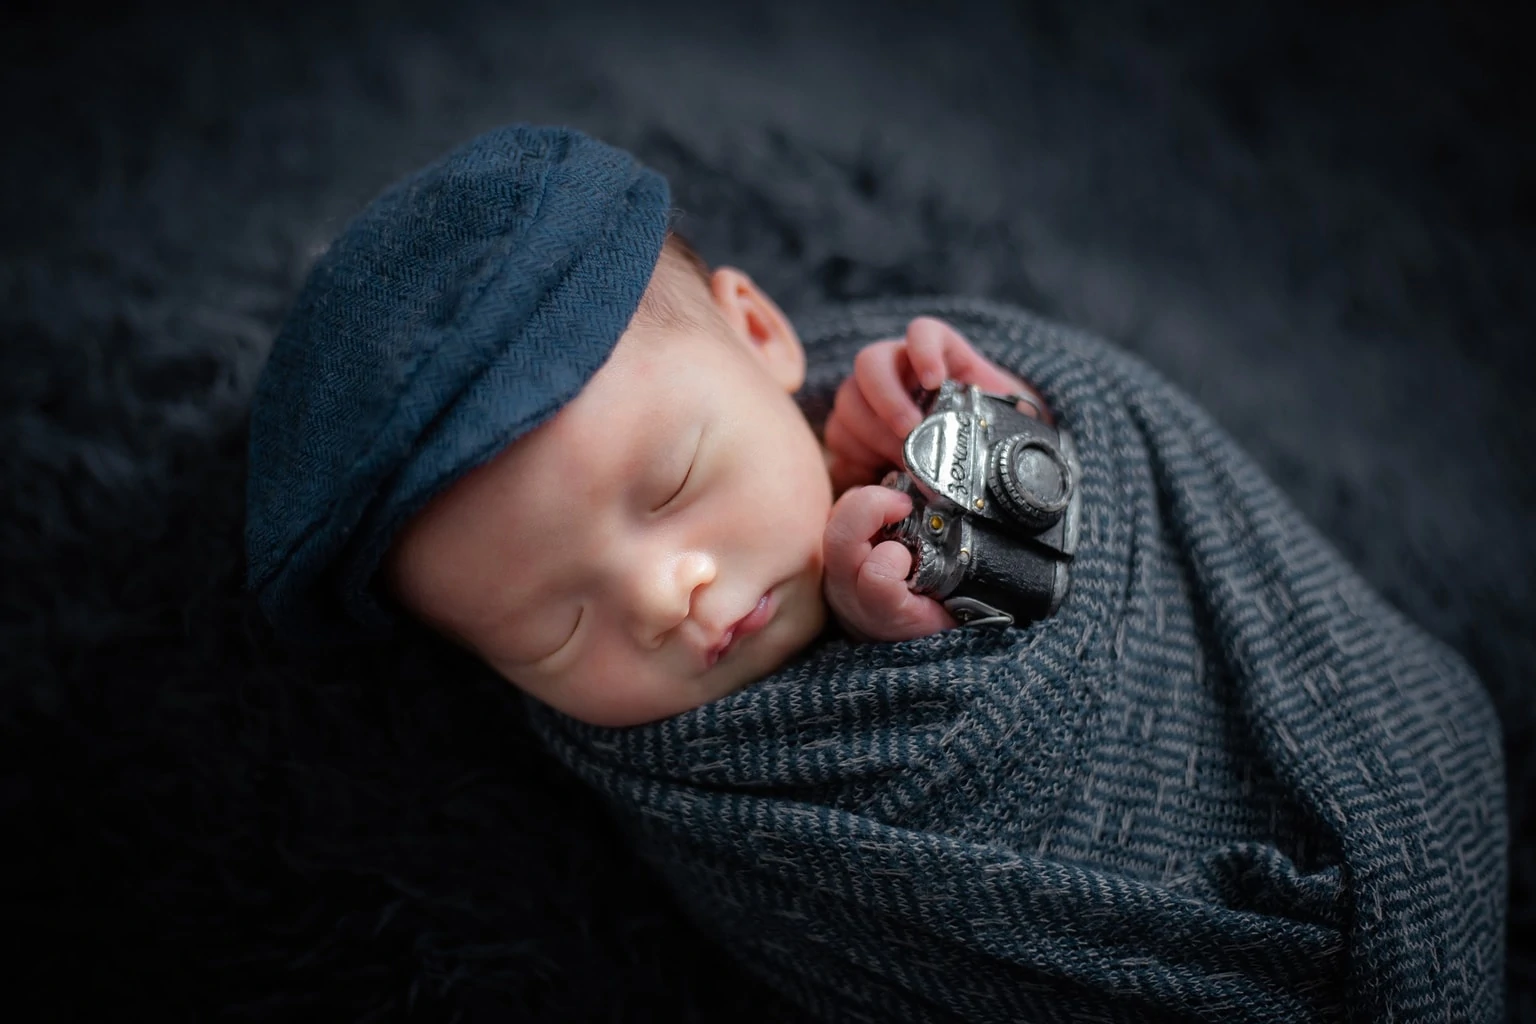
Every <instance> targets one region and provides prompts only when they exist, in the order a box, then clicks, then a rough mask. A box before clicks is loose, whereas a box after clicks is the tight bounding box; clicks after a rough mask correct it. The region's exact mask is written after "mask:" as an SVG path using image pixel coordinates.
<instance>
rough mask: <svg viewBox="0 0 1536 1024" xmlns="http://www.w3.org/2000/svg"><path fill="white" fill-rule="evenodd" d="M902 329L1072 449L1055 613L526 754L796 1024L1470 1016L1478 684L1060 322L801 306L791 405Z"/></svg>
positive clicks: (557, 724) (1497, 768)
mask: <svg viewBox="0 0 1536 1024" xmlns="http://www.w3.org/2000/svg"><path fill="white" fill-rule="evenodd" d="M919 313H933V314H936V315H939V316H942V317H945V318H946V319H948V320H950V322H952V323H954V324H955V325H956V326H957V327H958V328H959V329H960V330H961V331H962V332H963V333H965V334H966V335H967V336H968V337H970V339H971V340H972V341H973V342H974V343H976V344H977V345H978V346H979V347H981V348H982V349H983V350H985V351H987V352H988V353H989V354H991V355H992V356H993V357H995V358H996V359H998V360H999V361H1000V362H1002V363H1003V364H1005V365H1008V366H1010V367H1012V368H1014V369H1016V370H1018V371H1019V372H1021V373H1022V374H1023V375H1024V376H1025V377H1026V378H1027V379H1029V380H1030V381H1031V382H1033V383H1034V384H1035V385H1036V386H1037V387H1038V388H1039V389H1040V390H1041V391H1042V392H1043V393H1044V394H1045V396H1046V397H1047V399H1048V400H1049V402H1050V403H1051V404H1052V406H1053V408H1054V409H1055V410H1057V413H1058V416H1059V418H1060V420H1061V421H1062V422H1064V423H1065V424H1066V425H1067V426H1069V427H1070V428H1071V429H1072V430H1073V431H1074V432H1075V434H1076V437H1077V439H1078V442H1079V448H1080V453H1081V458H1082V464H1083V479H1082V483H1081V486H1082V488H1083V497H1084V517H1085V518H1084V529H1083V535H1082V539H1081V543H1080V547H1079V552H1078V555H1077V559H1076V563H1075V566H1074V571H1073V582H1072V588H1071V591H1070V593H1069V595H1068V597H1067V599H1066V601H1065V602H1064V604H1063V606H1062V608H1061V610H1060V612H1059V613H1058V614H1057V615H1056V616H1055V617H1054V618H1051V619H1049V620H1046V621H1044V622H1041V623H1037V624H1035V625H1032V626H1030V627H1028V628H1024V629H1010V630H1006V631H987V630H975V629H962V630H954V631H951V632H948V633H944V634H941V635H938V636H934V637H929V638H926V639H922V640H917V641H912V642H907V643H899V644H873V645H854V644H850V643H847V642H845V641H843V640H840V639H836V638H832V639H828V640H826V641H824V642H822V643H819V644H817V645H816V646H815V647H814V648H813V649H812V650H810V651H809V652H807V654H806V655H805V656H804V657H803V658H802V659H800V660H799V661H797V662H796V663H794V664H791V665H789V666H787V667H785V668H784V669H782V670H781V671H780V672H778V673H777V674H775V675H774V676H772V677H770V678H768V679H766V680H763V681H762V682H761V683H759V684H757V685H755V686H753V687H751V688H749V689H747V690H745V691H743V692H741V693H738V694H735V695H733V696H730V697H728V698H726V699H724V700H721V701H718V702H716V703H714V704H711V705H708V706H706V707H703V708H699V709H697V710H695V711H692V712H689V713H687V714H684V715H681V716H678V717H676V718H672V719H669V720H666V721H663V722H660V723H656V724H653V725H649V726H643V727H640V728H635V729H628V730H607V729H601V728H596V727H592V726H587V725H583V724H581V723H577V722H574V721H571V720H569V719H565V718H563V717H561V716H559V715H557V714H555V713H553V712H550V711H547V710H543V709H539V708H535V709H534V721H535V724H536V727H537V728H538V730H539V733H540V735H541V737H542V738H543V740H544V741H545V742H546V743H547V744H548V745H549V747H550V748H551V749H552V750H553V751H554V752H555V754H556V755H557V756H558V757H560V758H561V759H562V760H563V761H564V762H565V763H566V764H567V765H568V766H569V767H570V768H571V769H573V770H574V771H575V772H576V773H577V774H578V775H579V776H580V777H582V778H583V779H585V780H586V781H587V782H588V783H590V784H591V785H593V786H595V787H596V788H597V789H598V790H600V791H601V792H602V793H603V794H605V796H606V797H607V798H608V799H609V800H610V801H611V803H612V805H613V808H614V811H615V813H616V814H617V816H618V817H619V819H620V820H621V821H622V822H623V823H624V825H625V827H626V830H627V831H628V832H629V833H630V834H631V835H632V837H633V839H634V841H635V842H636V843H637V845H638V847H639V848H640V849H641V850H642V852H643V853H644V854H645V856H646V857H647V858H648V859H649V860H651V861H652V862H653V863H654V864H655V865H657V867H658V868H659V869H660V870H661V871H662V873H663V874H664V876H665V877H666V878H667V879H668V881H669V883H670V884H671V886H672V887H673V889H674V890H675V891H676V893H677V895H678V897H679V899H680V900H681V901H682V903H683V904H684V905H685V906H686V907H687V908H688V909H689V910H690V912H691V913H692V915H693V916H694V917H695V918H696V919H697V921H698V922H699V924H700V925H701V926H702V927H703V928H705V929H706V930H707V931H709V932H710V933H711V934H713V935H714V936H716V937H717V938H718V939H719V941H720V942H721V943H722V944H724V946H725V947H726V948H728V949H729V950H730V951H731V952H732V953H733V954H734V955H735V956H736V957H737V958H739V960H740V961H741V962H742V963H743V964H744V965H746V966H747V967H748V968H749V969H750V970H752V971H754V972H756V973H757V974H759V975H761V976H762V977H763V978H765V979H767V980H768V981H769V982H770V983H772V984H773V985H774V986H776V987H777V988H779V989H780V990H781V991H783V992H784V993H785V994H786V995H787V996H788V997H790V998H791V999H792V1000H794V1001H795V1002H796V1003H798V1004H799V1005H800V1006H802V1007H803V1008H804V1009H805V1010H806V1011H807V1012H809V1013H812V1014H814V1015H816V1016H819V1017H821V1018H824V1019H829V1020H872V1021H888V1020H973V1021H1042V1022H1044V1021H1068V1020H1071V1021H1083V1020H1105V1021H1130V1020H1160V1021H1161V1020H1174V1019H1189V1020H1212V1021H1235V1020H1244V1021H1300V1020H1321V1019H1349V1020H1360V1021H1409V1020H1426V1021H1427V1020H1483V1021H1491V1020H1496V1019H1499V1017H1500V1016H1501V1014H1502V1005H1503V959H1504V923H1503V922H1504V912H1505V890H1506V867H1505V854H1506V841H1507V840H1506V819H1505V808H1504V791H1503V772H1502V760H1501V751H1500V746H1499V738H1498V737H1499V732H1498V725H1497V722H1496V720H1495V718H1494V715H1493V711H1492V709H1491V707H1490V705H1489V702H1488V700H1487V698H1486V696H1485V695H1484V692H1483V690H1482V687H1481V685H1480V684H1479V682H1478V680H1477V679H1476V678H1475V676H1474V675H1473V674H1472V673H1471V672H1470V671H1469V669H1468V668H1467V667H1466V666H1465V665H1464V664H1463V662H1462V661H1461V660H1460V659H1459V658H1458V657H1457V656H1456V655H1455V654H1454V653H1452V652H1451V651H1450V650H1448V649H1447V648H1446V647H1444V646H1443V645H1441V644H1440V643H1438V642H1436V641H1434V640H1432V639H1431V638H1430V637H1429V636H1427V635H1426V634H1425V633H1424V632H1422V631H1421V630H1419V629H1418V628H1416V627H1415V626H1414V625H1413V624H1411V623H1409V622H1407V621H1406V620H1405V619H1404V618H1403V617H1402V616H1401V615H1400V614H1399V613H1398V612H1397V611H1396V610H1394V609H1393V608H1392V607H1391V606H1389V605H1388V604H1387V603H1386V602H1385V601H1383V600H1382V599H1381V598H1380V597H1378V596H1377V595H1376V594H1375V593H1373V592H1372V591H1371V590H1370V589H1369V588H1368V587H1367V586H1366V585H1365V583H1364V582H1363V581H1362V580H1361V579H1360V578H1359V576H1357V575H1356V573H1355V572H1354V571H1352V570H1351V569H1350V567H1349V566H1348V565H1347V564H1345V562H1344V561H1343V560H1342V559H1341V558H1340V556H1339V555H1338V554H1337V553H1336V552H1335V551H1334V550H1333V549H1332V548H1331V547H1330V546H1329V545H1328V544H1327V543H1326V542H1325V541H1323V540H1322V539H1321V538H1320V537H1319V535H1318V534H1317V533H1316V532H1315V531H1314V530H1313V529H1312V528H1310V527H1309V526H1308V525H1307V524H1306V523H1305V522H1304V521H1303V520H1302V519H1301V518H1300V517H1299V515H1298V514H1297V513H1296V512H1295V511H1294V510H1293V509H1292V507H1291V506H1290V505H1289V504H1288V503H1287V501H1286V500H1285V499H1284V497H1283V496H1282V495H1281V494H1280V493H1279V491H1278V490H1277V489H1276V488H1275V487H1274V486H1273V485H1272V484H1271V483H1270V482H1269V481H1268V480H1267V479H1265V477H1264V476H1263V475H1262V474H1261V473H1260V472H1259V470H1258V469H1257V468H1256V467H1255V466H1254V464H1253V463H1252V462H1251V461H1250V460H1249V459H1248V458H1247V457H1245V456H1244V454H1243V453H1242V452H1241V451H1239V450H1238V449H1237V448H1236V447H1235V446H1234V444H1233V443H1232V442H1231V441H1230V440H1229V439H1228V438H1227V436H1226V435H1225V434H1224V433H1223V432H1222V431H1221V430H1220V429H1219V428H1218V427H1217V426H1215V425H1214V424H1213V423H1212V421H1211V420H1210V419H1209V418H1208V417H1207V416H1206V415H1204V414H1203V413H1202V412H1201V410H1200V409H1198V408H1197V407H1195V406H1194V405H1193V404H1192V403H1191V402H1190V400H1189V399H1188V398H1186V397H1185V396H1183V395H1182V394H1181V393H1179V392H1178V391H1177V390H1175V389H1174V388H1173V387H1171V386H1170V385H1169V384H1168V383H1166V382H1165V381H1164V380H1162V379H1161V378H1160V377H1159V376H1158V375H1157V374H1156V373H1155V372H1153V371H1152V370H1151V369H1149V368H1148V367H1147V366H1145V365H1144V364H1142V363H1141V362H1139V361H1138V360H1136V359H1135V358H1133V357H1131V356H1129V355H1127V354H1126V353H1124V352H1121V351H1118V350H1117V349H1115V348H1114V347H1113V346H1111V345H1108V344H1106V343H1104V342H1101V341H1099V340H1096V339H1095V338H1092V337H1089V336H1086V335H1084V334H1081V333H1078V332H1074V331H1071V330H1067V329H1063V328H1060V327H1056V326H1053V325H1050V324H1047V323H1044V322H1042V321H1040V320H1038V319H1036V318H1033V317H1031V316H1030V315H1028V314H1025V313H1023V312H1022V311H1019V310H1015V309H1011V308H1008V307H1004V306H998V305H991V304H984V303H980V302H966V301H946V300H926V301H909V302H903V303H882V304H878V305H874V304H871V305H863V306H856V307H853V308H850V309H847V310H841V311H837V312H833V313H829V314H826V315H824V316H822V317H821V318H819V319H815V320H814V321H806V322H803V323H802V324H801V325H800V326H801V329H802V333H803V335H804V336H805V338H806V341H807V347H808V350H809V351H810V353H811V358H812V362H813V368H812V373H811V376H810V380H809V382H808V385H807V388H806V392H805V400H804V401H805V408H806V410H807V414H808V415H810V416H812V417H813V419H814V418H818V417H820V416H823V415H824V414H825V411H826V408H827V404H828V401H829V399H830V395H831V393H832V390H833V388H834V387H835V386H836V384H837V382H838V381H839V380H840V379H841V377H842V375H843V374H845V373H846V371H847V367H848V365H849V363H850V362H851V359H852V355H853V353H854V352H855V351H856V350H857V349H858V347H859V346H860V345H862V344H863V343H865V342H867V341H869V340H873V339H876V338H880V337H889V336H896V335H899V334H900V332H901V330H902V328H903V326H904V325H905V323H906V321H907V320H908V319H909V318H910V317H912V316H914V315H917V314H919ZM785 500H786V501H789V500H793V496H792V495H786V496H785ZM763 543H765V544H771V543H773V538H771V537H765V538H763Z"/></svg>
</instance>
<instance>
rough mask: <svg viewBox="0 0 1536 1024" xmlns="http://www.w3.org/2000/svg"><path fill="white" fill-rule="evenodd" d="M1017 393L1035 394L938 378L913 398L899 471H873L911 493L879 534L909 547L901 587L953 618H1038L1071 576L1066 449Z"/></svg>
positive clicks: (1073, 527) (1072, 520)
mask: <svg viewBox="0 0 1536 1024" xmlns="http://www.w3.org/2000/svg"><path fill="white" fill-rule="evenodd" d="M1020 402H1025V403H1028V404H1030V405H1034V402H1033V401H1032V400H1031V399H1029V398H1026V397H1024V396H1022V395H996V394H991V393H989V392H985V391H982V390H981V389H980V388H977V387H975V386H969V385H965V384H961V383H959V382H958V381H953V380H946V381H945V382H944V383H943V384H942V385H941V386H940V388H939V390H938V391H934V392H928V393H926V394H925V396H924V397H923V399H922V400H921V404H922V405H923V413H924V419H923V421H922V422H921V423H919V424H918V425H917V426H916V427H915V428H913V430H912V432H911V433H910V434H908V435H907V439H906V443H905V444H904V445H903V449H902V461H903V463H904V464H905V471H904V472H903V471H901V470H893V471H892V472H891V473H889V474H887V476H886V478H885V480H884V481H883V483H884V485H885V486H887V487H892V488H895V489H896V490H900V491H904V492H905V493H907V494H909V495H910V496H911V498H912V513H911V515H909V516H907V518H905V519H903V520H902V521H901V522H899V523H895V524H892V525H891V526H889V527H887V528H886V529H885V530H884V531H883V534H882V537H883V539H887V540H897V541H900V542H901V543H902V544H905V545H906V547H907V548H908V550H910V551H911V552H912V571H911V572H910V573H909V575H908V576H907V586H908V587H909V588H910V589H912V590H913V591H915V592H917V593H919V594H925V595H927V596H928V597H932V598H933V599H934V600H937V601H939V602H941V603H943V605H944V607H945V608H947V609H948V610H949V612H950V614H951V615H953V616H954V617H955V619H956V620H957V621H958V622H960V623H961V624H962V625H966V624H971V625H997V626H1009V625H1013V624H1014V623H1022V622H1031V621H1034V620H1036V619H1043V618H1045V617H1047V616H1049V615H1050V614H1052V613H1053V612H1055V610H1056V609H1057V607H1059V606H1060V604H1061V601H1062V599H1063V598H1064V597H1065V596H1066V593H1067V586H1068V584H1069V582H1070V573H1069V570H1070V567H1071V563H1072V556H1073V554H1074V553H1075V552H1076V550H1077V537H1078V531H1079V523H1080V520H1081V518H1082V513H1081V506H1082V502H1081V499H1080V496H1079V492H1078V487H1077V483H1078V480H1079V478H1080V477H1081V475H1082V474H1081V469H1080V467H1079V464H1078V460H1077V453H1076V449H1075V447H1074V446H1073V443H1072V438H1071V435H1070V433H1069V432H1068V431H1066V430H1065V429H1060V430H1058V429H1054V428H1052V427H1050V426H1048V425H1046V424H1045V423H1043V422H1041V421H1040V420H1038V419H1036V418H1034V417H1032V416H1028V415H1026V414H1024V413H1022V412H1020V411H1019V409H1018V404H1019V403H1020Z"/></svg>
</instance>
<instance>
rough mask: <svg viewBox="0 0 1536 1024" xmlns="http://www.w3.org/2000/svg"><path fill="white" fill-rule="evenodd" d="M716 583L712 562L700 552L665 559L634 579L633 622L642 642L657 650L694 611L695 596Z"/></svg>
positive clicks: (641, 572) (657, 561)
mask: <svg viewBox="0 0 1536 1024" xmlns="http://www.w3.org/2000/svg"><path fill="white" fill-rule="evenodd" d="M714 579H715V560H714V559H713V558H712V557H710V556H709V555H708V554H705V553H704V552H701V551H690V552H686V553H684V554H681V555H678V554H672V555H666V556H662V557H660V558H658V559H657V560H655V561H654V562H653V563H652V565H651V566H649V567H644V568H642V569H641V571H640V572H639V573H637V575H636V583H637V586H636V588H635V605H636V612H637V614H636V620H637V625H638V627H639V630H640V634H641V640H642V642H644V643H645V644H646V645H647V646H652V647H654V646H657V645H659V644H660V643H661V640H662V638H663V637H664V636H665V635H666V634H667V633H669V632H671V631H672V630H674V629H676V628H677V627H678V626H679V625H680V624H681V623H682V622H683V621H684V620H685V619H687V618H688V615H689V613H690V612H691V611H692V608H693V598H694V594H695V593H696V592H697V591H698V590H699V588H700V587H704V586H707V585H708V584H710V583H712V582H713V581H714Z"/></svg>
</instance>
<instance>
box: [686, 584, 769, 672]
mask: <svg viewBox="0 0 1536 1024" xmlns="http://www.w3.org/2000/svg"><path fill="white" fill-rule="evenodd" d="M777 604H778V602H777V601H775V600H774V594H773V591H772V590H770V591H768V592H767V593H766V594H764V595H763V596H762V597H760V598H758V599H757V604H755V605H753V606H752V609H751V610H750V611H749V612H747V614H745V615H743V616H742V617H741V618H739V619H737V620H736V621H735V622H733V623H731V624H730V625H729V626H727V627H726V629H725V632H724V633H722V634H720V639H718V640H716V641H715V643H714V644H713V645H712V646H711V647H710V648H709V649H708V650H707V651H705V652H704V667H705V668H706V669H709V668H713V667H714V665H715V662H717V661H719V660H720V659H721V658H723V657H725V656H726V655H727V654H729V653H730V652H731V649H732V648H734V647H735V646H736V645H737V644H739V643H740V642H741V641H742V640H745V639H746V638H747V637H749V636H751V635H752V634H753V633H756V632H758V631H759V630H761V629H762V628H763V627H764V626H766V625H768V623H769V622H770V621H771V620H772V619H773V613H774V612H775V611H777V610H778V609H777Z"/></svg>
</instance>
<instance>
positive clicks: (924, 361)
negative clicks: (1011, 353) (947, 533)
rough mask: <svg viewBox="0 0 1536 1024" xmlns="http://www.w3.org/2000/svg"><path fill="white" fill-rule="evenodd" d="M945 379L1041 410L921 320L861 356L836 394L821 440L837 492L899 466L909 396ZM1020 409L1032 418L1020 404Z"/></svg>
mask: <svg viewBox="0 0 1536 1024" xmlns="http://www.w3.org/2000/svg"><path fill="white" fill-rule="evenodd" d="M945 378H953V379H954V380H958V381H960V382H961V383H963V384H975V385H977V386H978V387H980V388H981V389H982V390H983V391H993V392H998V393H1001V394H1022V395H1025V396H1027V397H1029V398H1032V399H1034V401H1035V402H1036V403H1038V408H1039V409H1040V410H1041V411H1042V413H1043V412H1044V410H1045V402H1044V401H1043V400H1041V398H1040V396H1039V395H1038V394H1036V393H1035V390H1034V389H1033V388H1031V387H1030V386H1029V385H1028V384H1025V383H1024V382H1023V381H1022V380H1020V379H1019V378H1017V377H1015V376H1014V375H1013V374H1011V373H1009V372H1008V371H1006V370H1004V369H1002V368H1000V367H998V366H997V365H996V364H994V363H992V362H990V361H989V360H987V359H986V357H984V356H982V355H981V354H980V353H978V352H977V351H976V350H975V349H974V348H972V347H971V345H970V343H969V342H968V341H966V340H965V338H963V337H962V336H961V335H960V332H959V331H957V330H955V329H954V328H953V327H951V326H949V324H947V323H945V322H944V321H942V320H936V319H934V318H933V317H931V316H920V317H918V318H917V319H915V320H913V321H912V322H911V323H910V324H908V325H907V336H906V337H905V338H903V339H902V340H900V341H895V340H892V341H877V342H874V343H872V344H869V345H866V346H864V348H862V349H860V350H859V354H858V355H857V356H855V357H854V360H853V374H852V375H851V376H850V377H849V378H848V379H847V380H845V381H843V383H842V386H841V387H839V388H838V389H837V397H836V399H835V400H834V401H833V404H832V413H831V415H830V416H828V417H827V428H826V434H825V441H826V445H827V450H828V451H829V452H831V453H832V464H831V473H832V486H833V488H834V490H835V491H836V492H842V491H843V490H845V489H847V488H849V487H854V486H857V485H859V484H868V483H874V482H876V481H878V480H879V479H880V477H881V475H882V474H883V472H884V470H885V469H886V468H888V467H892V466H898V467H899V466H900V465H901V446H902V444H903V443H904V442H905V441H906V439H907V435H908V434H909V433H911V432H912V428H913V427H915V426H917V425H918V424H919V423H921V422H922V419H923V414H922V411H921V410H920V409H918V407H917V402H916V401H915V400H914V399H913V397H912V394H913V392H914V391H916V390H917V389H918V388H919V387H921V388H922V389H924V390H928V391H933V390H936V389H937V388H938V386H939V385H940V384H942V383H943V382H944V380H945ZM1022 408H1023V410H1024V411H1025V412H1031V410H1030V409H1029V408H1028V407H1027V404H1026V405H1024V406H1022ZM1047 417H1048V414H1047Z"/></svg>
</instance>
